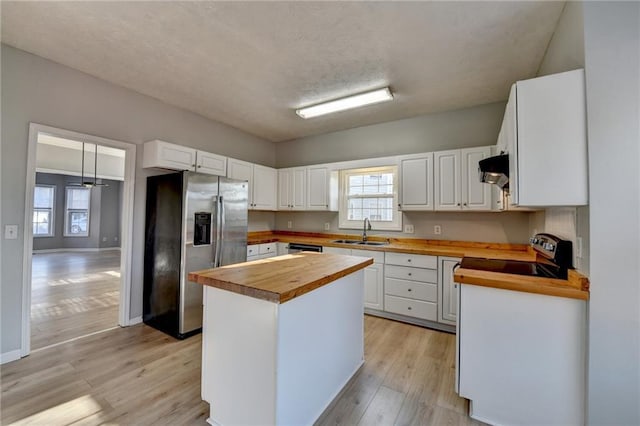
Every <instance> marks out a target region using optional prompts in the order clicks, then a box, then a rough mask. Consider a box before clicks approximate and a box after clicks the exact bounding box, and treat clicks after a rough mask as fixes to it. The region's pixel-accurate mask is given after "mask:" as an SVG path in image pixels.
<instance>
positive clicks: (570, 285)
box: [248, 231, 589, 300]
mask: <svg viewBox="0 0 640 426" xmlns="http://www.w3.org/2000/svg"><path fill="white" fill-rule="evenodd" d="M360 238H361V237H360V236H359V235H345V234H317V233H301V232H283V231H277V232H252V233H249V236H248V240H249V244H261V243H267V242H276V241H280V242H296V243H303V244H315V245H321V246H324V247H342V248H347V249H358V250H371V251H385V252H398V253H412V254H426V255H432V256H450V257H459V258H463V257H480V258H484V259H501V260H522V261H528V262H534V261H535V260H536V253H535V251H533V250H532V249H530V248H529V246H528V245H526V244H502V243H481V242H468V241H444V240H424V239H414V238H389V239H387V238H380V237H376V236H372V237H370V238H369V240H370V241H388V242H389V244H387V245H384V246H363V245H354V244H340V243H334V242H333V241H334V240H339V239H349V240H359V239H360ZM454 278H455V280H456V281H457V282H461V283H464V284H474V285H481V286H488V287H495V288H502V289H506V290H515V291H524V292H529V293H537V294H546V295H549V296H560V297H569V298H575V299H581V300H588V299H589V279H588V278H587V277H585V276H584V275H582V274H580V273H579V272H577V271H574V270H569V277H568V279H567V280H559V279H552V278H542V277H529V276H524V275H513V274H504V273H499V272H487V271H476V270H471V269H460V268H459V269H457V270H456V273H455V275H454Z"/></svg>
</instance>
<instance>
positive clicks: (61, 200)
mask: <svg viewBox="0 0 640 426" xmlns="http://www.w3.org/2000/svg"><path fill="white" fill-rule="evenodd" d="M79 179H80V178H79V177H77V176H66V175H58V174H52V173H36V184H43V185H55V186H56V194H55V212H54V235H53V236H52V237H34V238H33V249H34V250H51V249H77V248H100V247H120V205H121V204H120V192H121V186H122V185H121V183H120V182H119V181H117V180H108V179H102V182H103V183H106V184H108V185H109V186H103V187H95V188H93V189H92V190H91V206H90V209H89V214H90V217H89V236H88V237H65V236H64V207H65V188H66V187H67V186H69V184H71V183H77V182H78V181H79ZM103 238H106V239H107V241H103Z"/></svg>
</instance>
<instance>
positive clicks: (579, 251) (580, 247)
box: [576, 237, 582, 257]
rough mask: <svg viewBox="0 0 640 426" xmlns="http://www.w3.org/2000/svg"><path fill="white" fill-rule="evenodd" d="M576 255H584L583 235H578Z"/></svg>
mask: <svg viewBox="0 0 640 426" xmlns="http://www.w3.org/2000/svg"><path fill="white" fill-rule="evenodd" d="M576 257H582V237H576Z"/></svg>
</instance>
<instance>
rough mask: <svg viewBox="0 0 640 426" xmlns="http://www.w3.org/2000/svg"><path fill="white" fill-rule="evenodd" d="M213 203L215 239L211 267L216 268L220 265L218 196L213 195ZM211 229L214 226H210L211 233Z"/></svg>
mask: <svg viewBox="0 0 640 426" xmlns="http://www.w3.org/2000/svg"><path fill="white" fill-rule="evenodd" d="M213 200H214V201H213V203H214V204H215V209H216V210H215V225H216V226H215V235H214V236H213V237H214V240H215V245H214V251H213V267H214V268H217V267H218V266H220V261H219V257H220V220H219V218H220V197H219V196H217V195H216V196H215V197H213ZM213 229H214V227H212V233H213Z"/></svg>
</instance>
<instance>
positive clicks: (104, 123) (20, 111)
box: [0, 45, 275, 353]
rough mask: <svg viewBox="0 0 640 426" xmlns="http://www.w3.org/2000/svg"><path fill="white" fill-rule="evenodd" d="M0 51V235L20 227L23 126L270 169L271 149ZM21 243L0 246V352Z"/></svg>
mask: <svg viewBox="0 0 640 426" xmlns="http://www.w3.org/2000/svg"><path fill="white" fill-rule="evenodd" d="M1 49H2V52H1V53H2V70H1V71H2V117H1V118H2V154H1V158H2V170H1V172H2V183H1V188H2V227H3V228H4V225H5V224H18V225H19V226H20V229H19V234H18V235H20V236H21V235H22V232H23V226H24V223H23V222H24V196H25V182H26V175H25V168H26V162H27V138H28V129H29V122H36V123H40V124H45V125H50V126H53V127H58V128H63V129H68V130H73V131H77V132H82V133H87V134H92V135H97V136H102V137H106V138H110V139H115V140H121V141H124V142H131V143H135V144H141V143H142V142H144V141H147V140H151V139H156V138H158V139H163V140H167V141H169V142H175V143H179V144H183V145H187V146H192V147H194V148H199V149H203V150H208V151H211V152H215V153H218V154H222V155H228V156H231V157H235V158H239V159H243V160H247V161H252V162H255V163H259V164H264V165H267V166H274V165H275V148H274V145H273V143H272V142H267V141H265V140H263V139H260V138H258V137H255V136H252V135H249V134H246V133H244V132H241V131H239V130H237V129H234V128H231V127H229V126H226V125H224V124H221V123H218V122H214V121H211V120H208V119H206V118H204V117H202V116H199V115H197V114H194V113H191V112H188V111H186V110H183V109H180V108H176V107H173V106H170V105H167V104H165V103H163V102H160V101H158V100H156V99H153V98H150V97H148V96H143V95H141V94H139V93H136V92H133V91H131V90H128V89H125V88H122V87H119V86H115V85H113V84H111V83H108V82H106V81H103V80H100V79H97V78H94V77H91V76H89V75H87V74H84V73H82V72H80V71H76V70H73V69H71V68H68V67H65V66H62V65H60V64H57V63H54V62H51V61H49V60H46V59H44V58H41V57H38V56H35V55H31V54H29V53H26V52H23V51H20V50H17V49H15V48H12V47H9V46H6V45H1ZM136 162H137V167H136V183H135V203H134V223H133V230H134V236H133V253H134V257H133V259H132V265H133V271H132V294H131V317H132V318H135V317H137V316H140V315H141V314H142V266H143V255H144V209H145V208H144V200H145V188H146V177H147V175H149V174H150V172H149V171H147V170H144V169H142V167H141V166H142V147H141V146H140V147H139V150H138V155H137V161H136ZM22 251H23V239H22V238H19V239H17V240H5V239H3V240H2V261H1V262H2V269H1V271H2V283H1V287H0V291H1V296H2V301H1V305H0V310H1V317H0V320H1V329H0V334H1V336H2V340H1V344H0V352H2V353H7V352H10V351H14V350H17V349H19V348H20V333H21V308H22V260H23V259H22Z"/></svg>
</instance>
